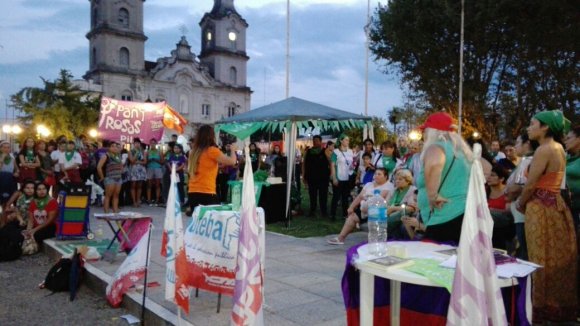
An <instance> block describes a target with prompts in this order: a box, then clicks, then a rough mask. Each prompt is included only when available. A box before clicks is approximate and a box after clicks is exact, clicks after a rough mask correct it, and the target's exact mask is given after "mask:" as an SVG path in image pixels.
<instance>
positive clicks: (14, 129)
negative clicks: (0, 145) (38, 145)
mask: <svg viewBox="0 0 580 326" xmlns="http://www.w3.org/2000/svg"><path fill="white" fill-rule="evenodd" d="M2 131H3V132H4V133H5V134H6V135H8V142H9V143H10V151H14V146H13V144H12V135H19V134H20V133H22V128H21V127H20V126H19V125H17V124H14V125H10V124H6V125H3V126H2Z"/></svg>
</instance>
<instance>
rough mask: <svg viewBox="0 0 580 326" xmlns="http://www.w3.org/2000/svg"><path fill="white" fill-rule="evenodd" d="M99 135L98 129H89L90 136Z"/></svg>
mask: <svg viewBox="0 0 580 326" xmlns="http://www.w3.org/2000/svg"><path fill="white" fill-rule="evenodd" d="M98 135H99V132H98V131H97V129H94V128H93V129H91V130H89V137H91V138H97V136H98Z"/></svg>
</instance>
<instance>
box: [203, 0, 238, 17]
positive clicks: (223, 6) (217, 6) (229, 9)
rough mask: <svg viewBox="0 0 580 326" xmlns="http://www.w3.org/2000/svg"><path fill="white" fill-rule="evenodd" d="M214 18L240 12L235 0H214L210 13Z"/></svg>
mask: <svg viewBox="0 0 580 326" xmlns="http://www.w3.org/2000/svg"><path fill="white" fill-rule="evenodd" d="M209 14H210V16H212V18H223V17H226V16H228V15H230V14H236V15H238V16H240V14H238V12H237V11H236V8H235V7H234V0H214V4H213V8H212V10H211V12H210V13H209Z"/></svg>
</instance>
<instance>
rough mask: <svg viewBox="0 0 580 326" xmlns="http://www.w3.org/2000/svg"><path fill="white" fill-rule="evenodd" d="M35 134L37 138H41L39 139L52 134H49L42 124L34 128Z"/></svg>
mask: <svg viewBox="0 0 580 326" xmlns="http://www.w3.org/2000/svg"><path fill="white" fill-rule="evenodd" d="M36 133H37V137H38V138H41V139H42V138H46V137H48V136H50V134H52V132H50V130H49V129H48V127H46V126H45V125H43V124H40V125H38V126H36Z"/></svg>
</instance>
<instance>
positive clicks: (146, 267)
mask: <svg viewBox="0 0 580 326" xmlns="http://www.w3.org/2000/svg"><path fill="white" fill-rule="evenodd" d="M152 224H153V222H151V223H150V224H149V235H147V254H146V255H145V280H144V282H143V301H142V303H141V325H143V326H144V325H145V297H147V271H148V269H149V247H150V246H151V225H152ZM177 310H179V308H177Z"/></svg>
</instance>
